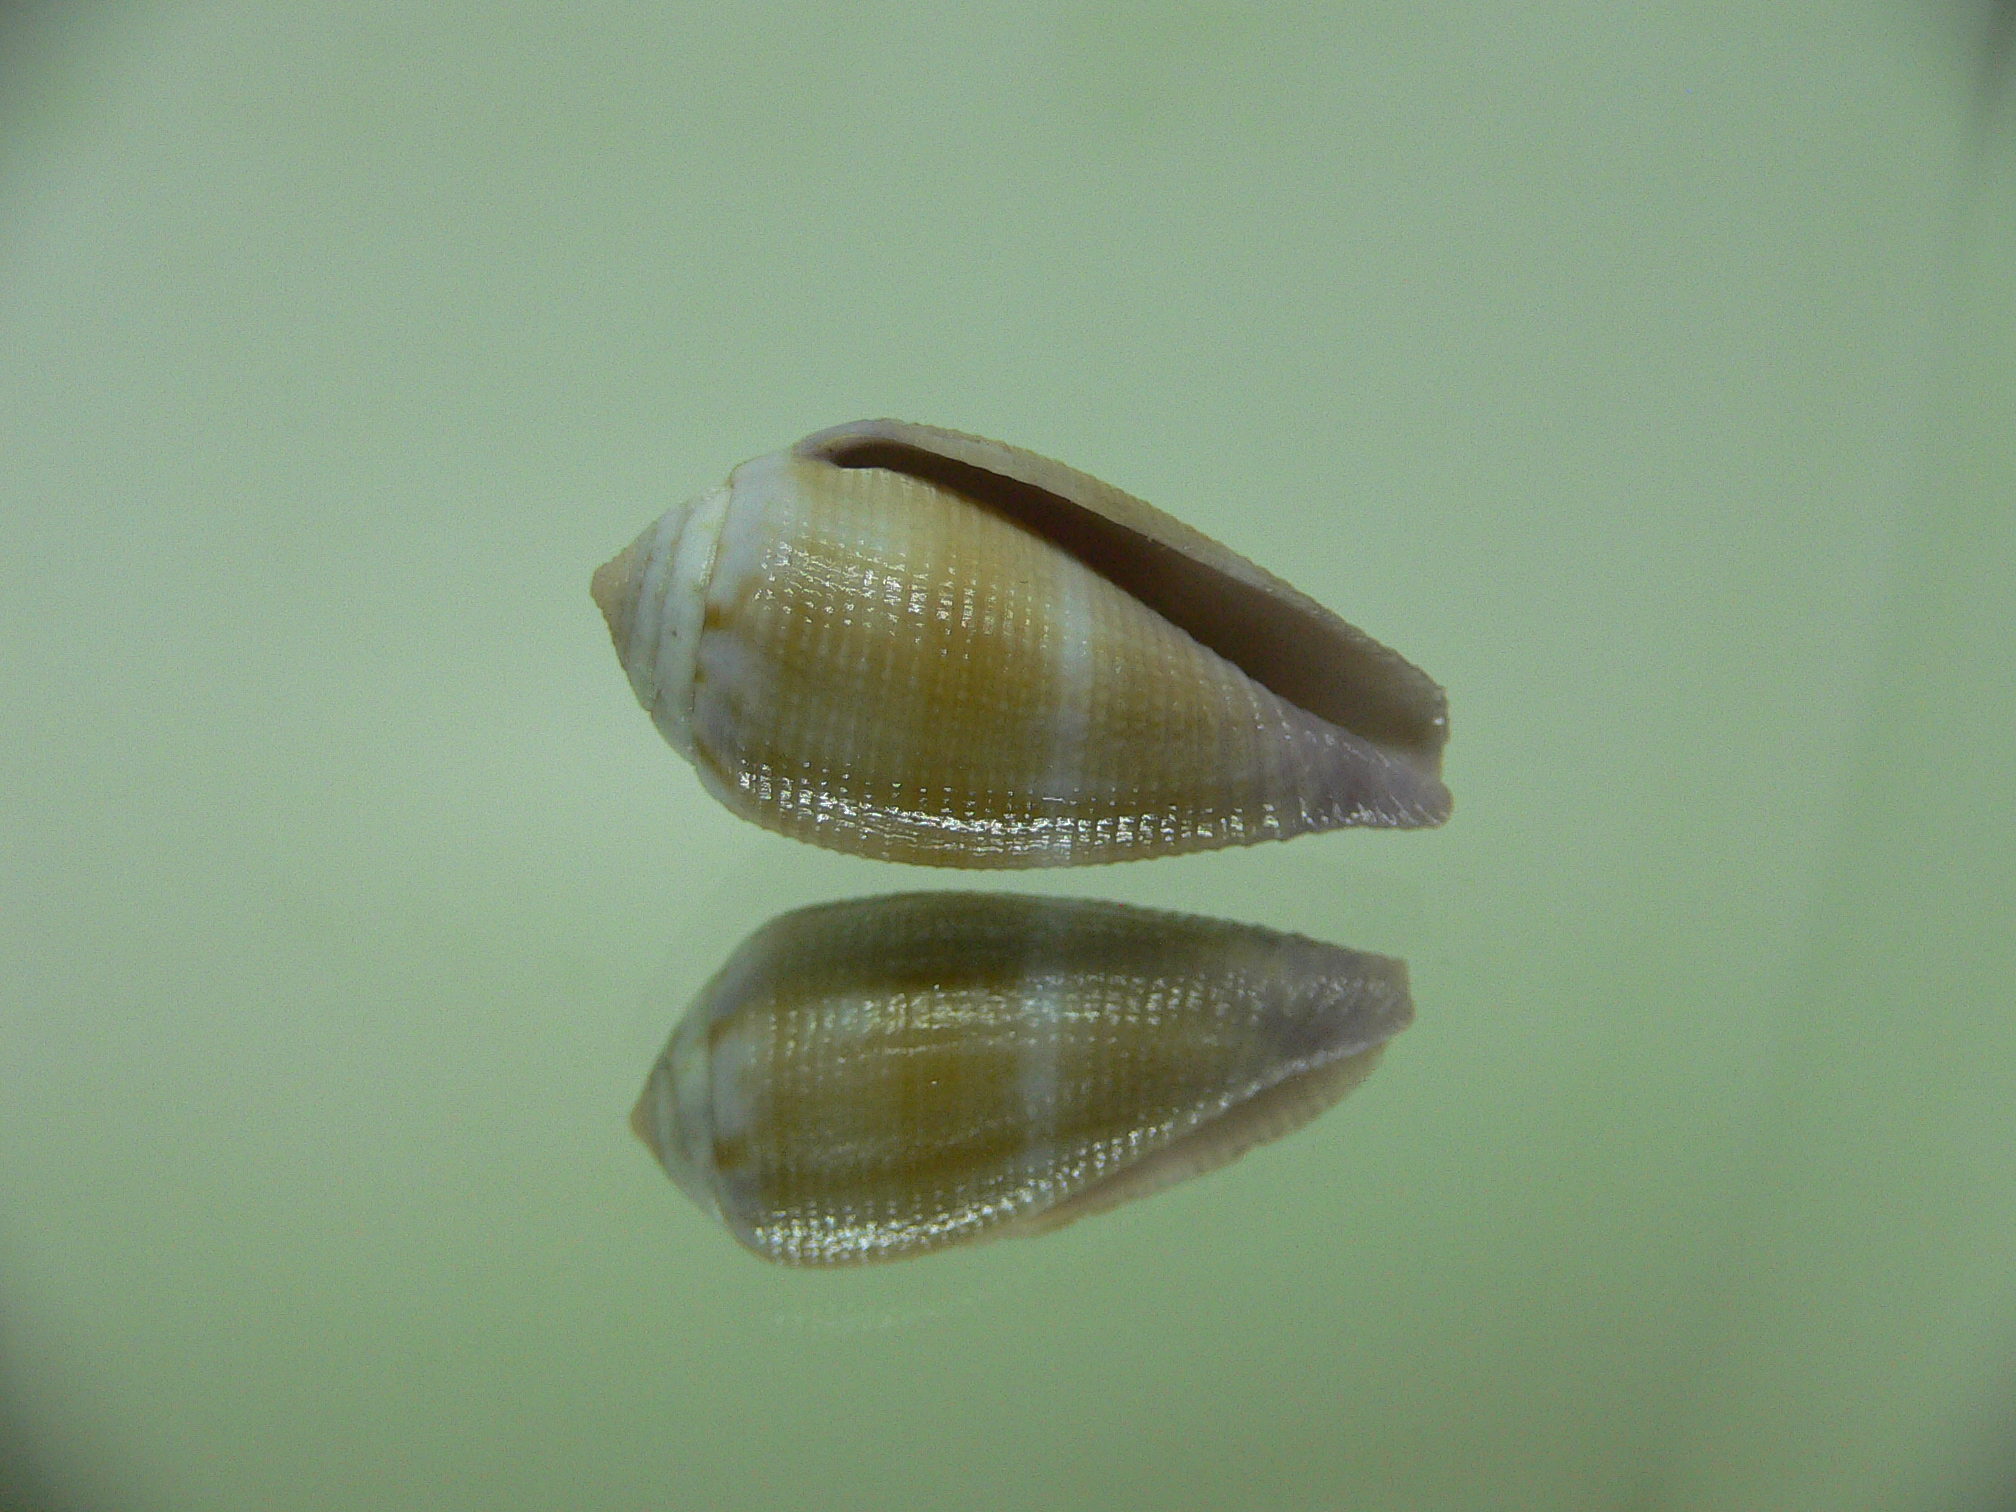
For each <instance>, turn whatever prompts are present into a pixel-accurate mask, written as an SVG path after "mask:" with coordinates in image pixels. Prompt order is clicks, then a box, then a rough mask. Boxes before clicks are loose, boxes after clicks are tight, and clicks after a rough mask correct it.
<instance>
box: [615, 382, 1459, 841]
mask: <svg viewBox="0 0 2016 1512" xmlns="http://www.w3.org/2000/svg"><path fill="white" fill-rule="evenodd" d="M594 595H595V601H596V603H597V604H598V605H599V606H600V607H601V610H602V613H603V616H604V618H606V619H607V620H608V623H609V633H610V637H611V639H612V640H613V641H614V642H615V645H616V651H617V655H618V657H619V658H620V659H621V661H622V663H623V666H624V668H625V670H626V671H627V672H628V673H629V675H630V683H631V687H632V688H633V689H634V690H635V692H636V694H637V700H638V702H639V703H641V704H642V705H643V706H644V707H645V708H646V709H647V710H649V711H650V714H651V717H652V720H653V721H654V722H655V723H656V724H657V726H658V728H659V730H660V731H661V732H662V733H663V735H664V736H665V739H666V740H667V741H669V742H670V743H671V745H672V747H673V748H674V749H675V750H677V751H678V752H679V753H680V754H681V755H683V756H685V757H686V758H687V759H688V760H690V761H691V762H692V763H693V765H694V766H695V767H696V768H697V769H698V770H699V773H700V779H701V781H702V783H703V784H705V786H706V787H707V789H708V791H709V792H711V793H713V794H714V796H715V797H716V798H718V799H720V800H721V802H723V803H725V804H726V805H727V806H728V807H729V808H730V809H732V810H733V811H734V812H736V813H737V814H740V815H741V816H742V817H744V818H746V819H753V820H755V821H756V822H757V823H759V824H762V825H764V826H766V827H767V828H770V829H773V830H778V831H781V832H782V833H784V834H787V835H791V836H794V837H796V838H798V839H800V840H809V841H811V842H813V843H814V844H818V845H825V846H830V847H832V848H834V849H837V850H845V851H851V852H853V853H855V854H857V855H863V856H870V857H874V858H876V859H879V860H885V861H908V862H918V863H923V864H927V865H942V866H970V867H1011V866H1054V865H1072V864H1079V863H1086V862H1095V861H1123V860H1128V859H1132V858H1136V857H1145V856H1156V855H1170V854H1176V853H1180V852H1185V851H1194V850H1205V849H1211V848H1214V847H1217V846H1224V845H1246V844H1251V843H1253V842H1254V841H1258V840H1264V839H1288V838H1290V837H1292V836H1295V835H1299V834H1304V833H1307V832H1309V831H1312V830H1325V829H1334V828H1337V827H1339V826H1343V825H1378V826H1386V827H1413V826H1421V825H1434V824H1440V823H1441V822H1442V821H1443V820H1444V819H1445V818H1447V817H1448V813H1449V793H1448V790H1447V789H1446V788H1444V787H1443V785H1442V783H1441V781H1440V771H1441V752H1442V746H1443V743H1444V741H1445V740H1446V738H1447V735H1448V717H1447V711H1446V701H1445V699H1444V696H1443V693H1442V690H1441V689H1440V688H1439V687H1437V686H1436V685H1435V683H1434V682H1433V681H1432V680H1430V679H1429V678H1428V677H1427V676H1426V675H1425V674H1424V673H1422V672H1420V671H1419V670H1417V669H1416V668H1414V667H1413V666H1410V665H1409V664H1408V663H1407V662H1406V661H1404V660H1402V659H1401V658H1400V657H1399V656H1398V655H1396V654H1395V653H1394V652H1392V651H1389V650H1387V649H1386V648H1385V647H1384V646H1381V645H1379V644H1378V643H1377V642H1376V641H1374V640H1372V639H1371V638H1370V637H1369V636H1367V635H1365V634H1363V633H1362V632H1361V631H1358V630H1355V629H1353V628H1352V627H1351V626H1349V625H1347V624H1345V623H1344V621H1342V620H1341V619H1339V618H1337V616H1336V615H1334V614H1332V613H1331V612H1330V611H1329V610H1327V609H1325V608H1323V607H1322V606H1321V605H1320V604H1317V603H1316V602H1315V601H1314V600H1312V599H1310V598H1308V597H1306V596H1305V595H1303V594H1301V593H1298V592H1297V591H1296V590H1295V589H1293V588H1291V587H1289V586H1288V585H1287V584H1286V583H1283V582H1281V581H1280V580H1279V579H1278V578H1275V577H1273V576H1271V575H1270V574H1268V573H1266V572H1264V571H1262V570H1261V569H1260V568H1259V567H1256V566H1254V565H1253V564H1252V563H1251V562H1249V561H1247V560H1246V559H1245V558H1244V557H1241V556H1239V555H1237V554H1236V553H1234V552H1232V551H1230V550H1228V549H1227V548H1225V547H1223V546H1221V545H1219V544H1218V543H1217V542H1215V541H1212V540H1210V539H1209V538H1207V537H1205V536H1203V535H1200V534H1199V533H1198V532H1197V531H1195V530H1192V529H1190V528H1189V527H1188V526H1186V525H1184V524H1182V523H1180V522H1179V521H1176V520H1174V519H1171V518H1170V517H1169V516H1168V515H1165V514H1163V513H1162V512H1161V511H1159V510H1156V509H1153V508H1151V507H1149V506H1148V505H1147V504H1144V503H1142V502H1141V501H1140V500H1139V499H1136V498H1133V497H1131V496H1129V495H1127V494H1124V493H1122V492H1120V491H1119V490H1118V489H1116V488H1111V487H1108V486H1107V485H1106V484H1104V483H1101V482H1099V481H1098V480H1096V479H1094V478H1090V477H1087V476H1086V475H1085V474H1084V473H1081V472H1076V471H1074V470H1072V469H1071V468H1068V467H1065V466H1063V465H1062V464H1060V463H1056V462H1052V461H1049V460H1048V459H1046V458H1043V457H1038V456H1035V455H1033V454H1032V453H1029V452H1025V451H1019V450H1017V449H1015V448H1014V447H1009V446H1003V445H1001V444H999V443H998V442H993V441H983V440H979V439H977V438H975V437H972V436H964V435H960V434H958V433H956V432H953V431H943V430H934V429H932V428H930V427H927V426H921V425H908V424H904V423H902V422H900V421H894V420H869V421H861V422H859V423H856V424H853V425H845V426H841V427H839V428H837V429H834V430H827V431H821V432H819V433H818V434H817V435H814V436H809V437H807V438H806V439H805V440H803V441H801V442H799V443H798V444H797V445H796V446H794V447H792V448H791V449H790V450H789V451H785V452H779V453H777V454H775V455H772V456H767V457H759V458H757V459H756V460H755V461H752V462H745V463H743V464H742V465H741V466H740V467H738V468H736V469H735V471H734V472H733V473H732V474H730V476H729V479H728V481H727V483H725V484H723V485H722V486H721V487H718V488H716V489H714V490H713V491H712V492H710V493H706V494H703V495H701V496H700V497H699V498H697V499H695V500H693V501H692V502H691V503H689V504H683V505H680V506H678V507H676V508H674V509H671V510H668V511H667V512H666V513H665V514H664V515H663V516H662V517H661V518H660V519H659V520H658V521H657V522H656V523H655V524H653V525H651V526H650V527H648V528H647V529H646V530H645V531H644V532H643V534H641V535H639V536H638V537H637V539H636V540H635V541H633V542H632V543H631V544H630V546H629V547H628V548H626V549H625V550H624V551H623V552H622V553H621V554H620V555H618V556H617V557H616V558H615V559H614V560H613V561H610V562H608V563H606V564H605V565H604V566H603V567H602V568H601V569H600V570H599V571H597V572H596V574H595V581H594Z"/></svg>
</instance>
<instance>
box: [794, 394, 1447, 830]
mask: <svg viewBox="0 0 2016 1512" xmlns="http://www.w3.org/2000/svg"><path fill="white" fill-rule="evenodd" d="M791 452H792V454H793V455H795V456H799V457H803V458H807V459H817V460H821V461H825V462H829V463H831V464H832V465H834V466H837V467H881V468H886V469H888V470H890V471H892V472H901V473H906V474H909V475H910V476H913V477H918V478H922V479H925V480H927V481H930V482H933V483H936V484H938V485H939V486H940V487H943V488H946V489H948V490H950V491H951V492H953V493H956V494H959V495H961V496H962V497H965V498H968V499H971V500H973V501H974V502H976V503H979V504H982V505H984V506H986V507H989V508H992V509H995V510H998V511H999V512H1001V513H1003V514H1005V515H1007V516H1008V517H1009V518H1011V519H1014V520H1016V521H1017V522H1018V523H1020V524H1022V525H1023V526H1025V527H1026V528H1028V529H1030V530H1032V531H1034V532H1035V533H1036V534H1037V535H1040V536H1043V537H1045V538H1046V539H1048V540H1050V541H1052V542H1053V543H1054V544H1056V545H1058V546H1060V547H1062V548H1063V549H1064V550H1066V551H1068V552H1070V553H1071V554H1072V555H1073V556H1075V557H1077V558H1078V559H1079V560H1080V561H1082V562H1084V563H1085V564H1086V565H1087V566H1088V567H1090V568H1092V570H1094V571H1096V572H1099V573H1101V574H1102V575H1103V576H1106V577H1108V578H1110V579H1112V580H1113V581H1114V582H1116V583H1118V584H1119V585H1120V586H1121V587H1123V588H1125V589H1126V590H1127V591H1128V592H1130V593H1132V594H1134V596H1135V597H1137V598H1139V599H1140V600H1141V601H1142V602H1143V603H1145V604H1147V605H1148V606H1149V607H1150V608H1152V609H1154V610H1156V611H1157V612H1158V613H1160V614H1161V615H1162V616H1163V617H1164V618H1165V619H1167V620H1169V622H1170V623H1172V624H1174V625H1176V626H1178V627H1179V628H1181V629H1183V630H1185V631H1187V632H1189V633H1190V635H1192V636H1193V637H1194V638H1195V639H1196V640H1197V641H1199V642H1200V643H1201V644H1203V645H1205V646H1208V647H1210V648H1211V649H1212V650H1213V651H1216V652H1218V653H1219V654H1220V655H1221V656H1224V657H1225V658H1226V659H1227V660H1228V661H1230V662H1232V663H1233V664H1234V665H1236V666H1238V667H1240V668H1241V669H1242V670H1243V671H1245V672H1246V673H1247V674H1248V675H1249V676H1251V677H1252V678H1253V679H1254V681H1256V682H1258V683H1260V684H1262V685H1263V686H1265V687H1267V688H1269V689H1271V690H1272V691H1273V692H1275V693H1277V694H1279V695H1280V696H1281V697H1283V698H1285V699H1287V700H1288V701H1289V702H1290V703H1293V704H1296V705H1298V706H1299V707H1301V708H1304V709H1307V710H1308V711H1309V712H1311V713H1313V714H1316V715H1318V716H1319V717H1321V718H1323V719H1325V720H1327V721H1329V722H1330V723H1331V724H1334V725H1336V726H1338V727H1339V728H1340V729H1344V730H1348V731H1350V732H1351V733H1352V734H1354V735H1357V736H1359V737H1361V738H1363V739H1365V740H1367V741H1369V742H1371V743H1372V744H1374V745H1376V746H1378V747H1380V748H1381V749H1382V750H1385V751H1387V752H1388V753H1389V754H1391V755H1393V756H1395V757H1397V758H1398V759H1400V760H1402V761H1404V762H1406V763H1407V764H1408V765H1410V766H1412V767H1413V768H1414V769H1416V770H1417V771H1419V772H1421V773H1422V774H1423V775H1425V776H1428V777H1435V778H1439V777H1440V775H1441V770H1442V749H1443V747H1444V745H1446V744H1447V742H1448V739H1449V703H1448V695H1447V694H1446V693H1444V691H1443V690H1442V688H1441V686H1440V685H1439V684H1437V683H1436V682H1435V680H1434V679H1433V678H1431V677H1429V676H1428V675H1427V674H1426V673H1425V672H1423V671H1421V669H1420V668H1418V667H1416V666H1414V665H1413V664H1412V663H1411V662H1409V661H1408V660H1407V659H1406V658H1405V657H1403V656H1401V655H1400V654H1399V653H1398V652H1396V651H1393V650H1391V649H1390V648H1388V647H1387V646H1385V645H1382V644H1381V643H1380V642H1378V641H1376V640H1374V639H1373V638H1372V637H1371V636H1369V635H1367V634H1365V632H1364V631H1362V630H1360V629H1358V628H1357V627H1356V626H1355V625H1351V624H1349V623H1347V622H1346V621H1345V620H1343V619H1341V618H1339V617H1338V616H1337V615H1336V614H1334V613H1332V612H1331V611H1330V610H1329V609H1327V608H1325V607H1324V606H1323V605H1322V604H1320V603H1318V602H1317V601H1316V600H1314V599H1312V598H1310V597H1309V596H1308V595H1307V594H1305V593H1303V592H1302V591H1301V590H1299V589H1297V588H1295V587H1294V586H1293V585H1292V584H1289V583H1286V582H1284V581H1282V580H1281V579H1280V578H1278V577H1275V576H1274V575H1273V574H1272V573H1270V572H1268V571H1267V570H1266V569H1265V568H1264V567H1261V566H1260V565H1259V564H1257V563H1255V562H1252V561H1249V560H1248V559H1247V558H1245V557H1243V556H1241V555H1239V553H1237V552H1235V551H1233V550H1232V549H1231V548H1230V547H1228V546H1225V545H1223V544H1221V543H1220V542H1218V541H1215V540H1213V539H1212V538H1211V537H1209V536H1207V535H1205V534H1204V533H1203V532H1202V531H1199V530H1197V529H1195V528H1193V527H1192V526H1189V525H1186V524H1184V523H1183V522H1182V521H1181V520H1179V519H1177V518H1175V517H1174V516H1173V515H1169V514H1166V513H1164V512H1163V511H1162V510H1159V509H1157V508H1156V507H1155V506H1154V505H1152V504H1149V503H1147V502H1146V501H1145V500H1142V499H1138V498H1136V497H1135V496H1134V495H1132V494H1129V493H1126V492H1124V491H1123V490H1121V489H1118V488H1115V487H1113V485H1111V484H1109V483H1105V482H1102V481H1101V480H1100V479H1098V478H1095V477H1093V476H1092V475H1091V474H1089V473H1084V472H1080V471H1079V470H1078V469H1077V468H1074V467H1070V466H1067V465H1066V464H1064V463H1062V462H1056V461H1053V460H1052V459H1050V458H1048V457H1045V456H1042V455H1040V454H1039V453H1036V452H1031V451H1025V450H1023V449H1022V448H1020V447H1012V446H1008V445H1006V444H1004V443H1002V442H999V441H990V440H988V439H986V438H985V437H981V436H973V435H968V434H966V433H964V432H961V431H952V430H944V429H941V428H939V427H936V426H929V425H919V424H916V423H914V422H911V421H906V420H892V419H879V420H857V421H853V422H851V423H849V424H846V425H836V426H832V427H829V428H828V429H826V430H822V431H815V432H814V433H813V434H812V435H809V436H807V437H805V438H804V439H803V440H802V441H800V442H798V443H797V444H796V445H795V446H793V447H792V448H791ZM1440 796H1441V798H1442V800H1443V802H1442V804H1441V807H1440V812H1439V813H1438V814H1430V815H1424V816H1423V822H1427V823H1436V824H1439V823H1440V822H1442V819H1444V818H1446V817H1447V815H1448V810H1449V804H1448V802H1447V798H1448V794H1447V791H1446V790H1444V791H1443V793H1442V794H1441V795H1440Z"/></svg>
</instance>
